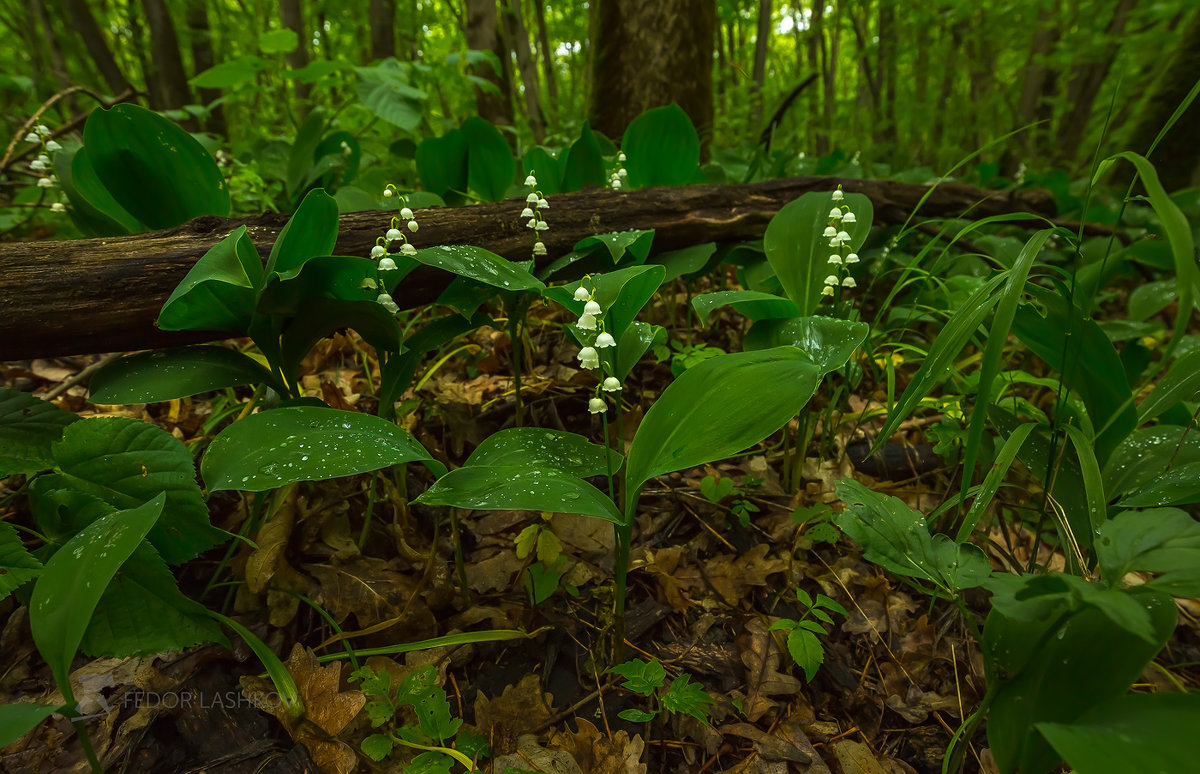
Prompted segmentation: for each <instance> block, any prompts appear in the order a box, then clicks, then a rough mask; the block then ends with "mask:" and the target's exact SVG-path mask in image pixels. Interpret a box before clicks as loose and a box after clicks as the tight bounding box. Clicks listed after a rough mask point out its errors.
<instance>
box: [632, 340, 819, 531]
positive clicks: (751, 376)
mask: <svg viewBox="0 0 1200 774" xmlns="http://www.w3.org/2000/svg"><path fill="white" fill-rule="evenodd" d="M820 378H821V377H820V370H819V369H818V368H817V367H816V366H815V365H813V364H812V363H811V362H809V360H808V358H807V357H806V356H805V355H804V353H803V352H801V351H800V350H798V349H796V348H795V347H779V348H777V349H769V350H764V351H762V352H742V353H736V354H729V355H721V356H719V357H715V358H711V359H709V360H706V361H704V362H703V363H700V364H699V365H696V366H693V367H692V368H689V369H688V370H687V371H685V372H684V373H683V374H682V375H680V376H679V378H678V379H676V380H675V381H674V382H672V383H671V384H670V385H668V386H667V389H666V390H664V391H663V394H662V395H661V396H659V398H658V400H657V401H655V403H654V405H652V406H651V407H650V410H649V411H647V412H646V416H645V418H643V419H642V423H641V425H640V426H639V427H638V430H637V433H636V434H635V435H634V437H633V443H632V444H631V445H630V447H629V457H628V459H627V460H626V462H625V465H626V481H627V484H628V489H627V507H626V513H627V515H628V516H630V517H632V510H633V509H632V504H633V503H635V502H636V501H637V496H638V493H639V492H640V491H641V489H642V486H643V485H644V484H645V483H646V482H647V481H649V480H650V479H651V478H653V477H654V476H658V475H662V474H663V473H671V472H673V471H676V470H682V469H684V468H690V467H692V466H693V465H702V464H704V463H706V462H712V461H713V460H719V459H724V458H725V457H729V456H731V455H734V454H737V453H739V452H742V451H745V450H746V449H747V448H749V447H750V446H752V445H754V444H756V443H758V442H759V441H761V440H763V439H764V438H766V437H767V436H768V435H770V434H771V433H773V432H775V431H776V430H778V429H779V428H780V427H782V426H783V425H784V424H785V423H786V422H787V421H788V420H789V419H791V418H792V417H793V416H795V415H796V414H797V413H799V411H800V410H801V409H803V408H804V405H805V404H806V403H808V401H809V400H810V399H811V398H812V396H813V394H814V393H815V392H816V389H817V384H818V383H819V382H820ZM763 385H770V386H771V389H770V390H764V389H763Z"/></svg>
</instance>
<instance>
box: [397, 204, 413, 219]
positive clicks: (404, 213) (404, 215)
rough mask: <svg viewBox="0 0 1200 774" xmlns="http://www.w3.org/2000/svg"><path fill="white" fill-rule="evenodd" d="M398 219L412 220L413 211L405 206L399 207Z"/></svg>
mask: <svg viewBox="0 0 1200 774" xmlns="http://www.w3.org/2000/svg"><path fill="white" fill-rule="evenodd" d="M400 219H401V220H412V219H413V211H412V210H410V209H409V208H407V207H401V208H400Z"/></svg>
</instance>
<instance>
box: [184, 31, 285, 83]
mask: <svg viewBox="0 0 1200 774" xmlns="http://www.w3.org/2000/svg"><path fill="white" fill-rule="evenodd" d="M293 34H294V33H293ZM267 67H268V64H267V60H265V59H263V58H262V57H261V56H255V55H254V54H245V55H243V56H239V57H238V58H236V59H231V60H229V61H228V62H221V63H220V64H217V65H214V66H212V67H210V68H208V69H207V70H205V71H203V72H201V73H200V74H198V75H196V76H195V77H194V78H190V79H188V83H190V84H191V85H193V86H195V87H196V88H198V89H228V88H230V87H233V86H237V85H238V84H239V83H245V82H246V81H251V80H254V78H255V76H257V75H258V74H259V73H260V72H262V71H263V70H265V69H267Z"/></svg>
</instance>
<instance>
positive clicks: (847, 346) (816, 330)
mask: <svg viewBox="0 0 1200 774" xmlns="http://www.w3.org/2000/svg"><path fill="white" fill-rule="evenodd" d="M870 331H871V328H870V326H869V325H867V324H866V323H865V322H855V321H852V320H840V319H838V318H836V317H797V318H795V319H792V320H785V321H783V323H782V324H781V325H780V326H779V329H778V332H777V335H778V337H779V342H780V343H781V344H791V345H792V346H793V347H796V348H798V349H799V350H800V351H801V352H803V353H804V354H806V355H808V358H809V360H811V361H812V362H813V364H814V365H815V366H817V367H818V368H819V369H821V376H822V377H824V376H825V374H828V373H830V372H832V371H836V370H837V369H839V368H841V367H842V366H844V365H846V363H848V362H849V361H850V357H851V356H852V355H853V354H854V351H855V350H857V349H858V348H859V346H861V345H862V343H863V341H865V340H866V338H867V334H868V333H870Z"/></svg>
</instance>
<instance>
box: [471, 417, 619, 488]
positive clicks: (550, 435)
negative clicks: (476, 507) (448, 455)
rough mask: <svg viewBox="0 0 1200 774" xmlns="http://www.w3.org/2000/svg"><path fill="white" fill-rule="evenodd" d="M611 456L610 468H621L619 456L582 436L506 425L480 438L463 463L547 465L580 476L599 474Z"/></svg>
mask: <svg viewBox="0 0 1200 774" xmlns="http://www.w3.org/2000/svg"><path fill="white" fill-rule="evenodd" d="M605 452H607V453H608V456H609V457H610V458H611V460H612V461H611V465H612V469H613V471H616V470H619V469H620V467H621V455H620V454H618V453H617V452H616V451H614V450H612V449H606V448H605V447H604V446H601V445H600V444H596V443H592V442H591V441H589V440H588V439H586V438H584V437H583V436H582V435H578V434H576V433H568V432H565V431H562V430H547V429H545V428H542V427H510V428H505V429H503V430H499V431H497V432H495V433H492V434H491V435H489V436H488V437H487V438H484V439H483V441H482V442H481V443H480V444H479V446H477V447H475V451H473V452H471V456H470V457H468V458H467V461H466V463H465V464H466V465H510V466H525V467H528V468H530V469H535V468H536V469H539V470H545V469H546V468H550V469H553V470H557V471H560V472H562V473H570V474H571V475H573V476H578V477H580V478H590V477H592V476H603V475H605V473H606V472H607V471H608V465H609V464H610V463H606V462H605Z"/></svg>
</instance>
